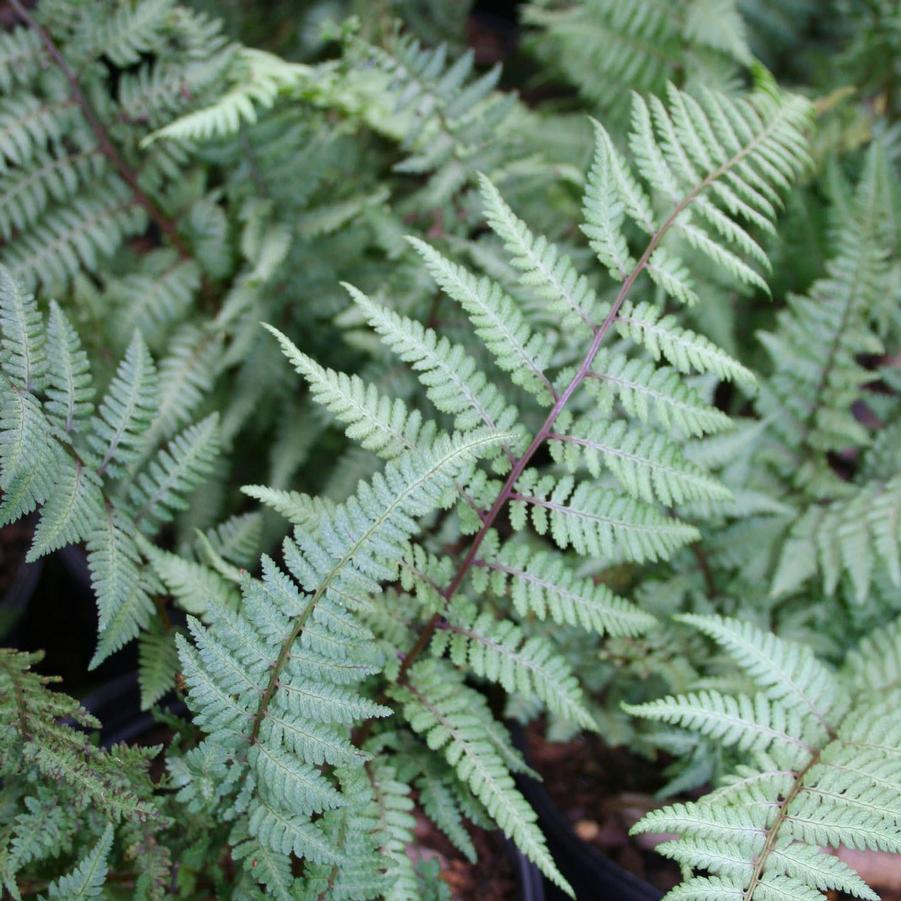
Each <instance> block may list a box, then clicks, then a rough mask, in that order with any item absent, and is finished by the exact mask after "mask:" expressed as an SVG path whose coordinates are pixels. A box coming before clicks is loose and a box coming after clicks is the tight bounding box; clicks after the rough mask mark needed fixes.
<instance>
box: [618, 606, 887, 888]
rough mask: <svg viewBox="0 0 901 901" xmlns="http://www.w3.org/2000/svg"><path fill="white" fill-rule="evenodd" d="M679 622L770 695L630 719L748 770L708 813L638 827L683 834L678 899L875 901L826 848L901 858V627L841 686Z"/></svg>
mask: <svg viewBox="0 0 901 901" xmlns="http://www.w3.org/2000/svg"><path fill="white" fill-rule="evenodd" d="M680 619H681V620H682V621H683V622H685V623H687V624H688V625H690V626H693V627H695V628H697V629H699V630H700V631H701V632H703V633H705V634H707V635H709V636H710V637H712V638H713V639H714V640H715V641H716V642H717V643H718V644H719V645H721V646H722V647H723V648H724V649H725V650H726V651H727V653H728V654H729V656H730V657H732V658H733V659H734V660H735V662H736V663H737V664H738V665H739V666H740V667H741V668H742V669H743V670H745V672H746V673H747V674H748V676H749V677H750V678H751V680H752V681H753V683H754V684H755V686H756V687H757V688H758V690H759V693H758V694H756V695H754V696H749V695H728V694H722V693H721V692H718V691H713V690H701V691H698V692H693V693H690V694H687V695H683V696H681V697H669V698H665V699H662V700H660V701H651V702H649V703H646V704H641V705H638V706H634V707H629V706H627V710H629V712H631V713H632V714H634V715H636V716H641V717H647V718H649V719H654V720H659V721H663V722H667V723H673V724H676V725H679V726H682V727H684V728H686V729H689V730H692V731H698V732H701V733H703V734H705V735H708V736H710V737H712V738H714V739H715V740H716V741H718V742H721V743H723V744H725V745H728V746H731V747H734V748H736V749H737V751H738V752H740V753H741V754H742V755H743V756H745V758H746V759H748V765H742V766H741V767H739V768H738V769H737V771H736V772H735V773H734V774H732V775H729V776H728V777H726V778H725V779H724V780H723V783H722V785H721V786H720V787H719V788H717V789H715V790H714V791H712V792H711V793H710V794H708V795H705V796H704V797H702V798H701V799H700V800H699V801H692V802H688V803H680V804H674V805H671V806H669V807H664V808H661V809H659V810H654V811H651V812H650V813H649V814H647V815H646V816H645V817H644V818H643V819H642V820H641V821H640V822H639V823H638V825H637V826H636V827H635V831H638V832H675V833H677V835H678V838H677V839H674V840H671V841H666V842H664V843H663V844H662V845H660V846H658V850H659V851H660V852H661V853H662V854H665V855H666V856H668V857H671V858H672V859H674V860H676V861H677V862H679V863H680V865H681V866H682V867H683V868H685V870H686V872H687V874H688V875H687V876H686V878H685V881H684V882H683V883H682V884H681V885H679V886H677V887H676V888H674V889H673V890H672V891H671V892H670V893H669V894H668V895H667V898H672V899H677V898H678V899H701V898H737V899H743V901H751V899H754V898H757V899H762V898H773V897H791V898H811V899H816V898H821V897H825V893H826V892H827V891H829V890H838V891H844V892H848V893H850V894H852V895H854V896H855V897H859V898H872V899H876V898H878V896H877V895H876V893H875V892H873V891H872V890H871V889H870V888H869V887H868V886H867V885H866V883H864V882H863V880H862V879H861V878H860V877H859V876H858V875H857V873H855V872H854V870H852V869H851V868H850V867H849V866H848V865H847V864H845V863H844V862H842V861H841V860H839V859H838V858H836V857H833V856H830V855H829V854H828V853H827V852H826V851H824V850H823V847H824V846H826V847H832V848H836V847H838V846H839V845H845V846H847V847H850V848H858V849H873V850H880V851H891V852H893V853H896V854H897V853H901V762H899V760H898V759H897V758H898V755H897V748H896V745H897V737H898V735H899V734H901V720H899V717H898V713H897V710H898V676H899V674H901V624H899V623H898V622H897V621H896V622H895V623H893V624H892V625H891V626H889V628H888V629H886V630H880V631H879V632H877V633H875V634H874V635H873V636H871V637H869V638H867V639H865V640H864V641H863V642H861V644H860V645H859V647H858V648H857V649H856V650H855V651H853V652H852V653H850V654H849V655H848V658H847V660H846V663H845V667H844V669H843V670H842V671H841V672H839V673H836V672H834V671H833V670H832V669H830V668H829V667H827V666H826V665H824V664H822V663H820V662H819V661H818V660H817V659H816V658H815V657H814V655H813V653H812V652H811V651H810V650H809V648H806V647H804V646H801V645H797V644H793V643H790V642H787V641H784V640H781V639H778V638H776V637H775V636H774V635H772V634H770V633H767V632H763V631H761V630H760V629H757V628H756V627H754V626H751V625H749V624H747V623H742V622H739V621H736V620H730V619H724V618H721V617H714V616H697V615H690V616H689V615H686V616H682V617H680Z"/></svg>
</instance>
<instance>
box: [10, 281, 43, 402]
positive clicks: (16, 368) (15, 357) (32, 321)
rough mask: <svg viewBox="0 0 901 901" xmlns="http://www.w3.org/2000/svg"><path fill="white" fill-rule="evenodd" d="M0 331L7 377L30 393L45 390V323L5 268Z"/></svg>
mask: <svg viewBox="0 0 901 901" xmlns="http://www.w3.org/2000/svg"><path fill="white" fill-rule="evenodd" d="M0 330H2V338H0V351H2V354H3V356H2V359H0V362H2V366H3V372H4V373H5V374H6V376H7V377H8V378H10V379H11V380H12V381H14V382H15V383H16V384H17V385H18V386H19V387H21V388H24V389H25V390H26V391H35V390H37V389H39V388H41V387H43V384H44V378H45V374H46V370H47V359H46V354H45V350H44V330H43V319H42V317H41V314H40V313H39V312H38V307H37V303H35V300H34V297H33V296H32V295H31V294H26V293H25V292H24V291H23V290H22V289H21V288H20V286H19V284H18V283H17V282H16V280H15V279H13V277H12V276H11V275H10V273H9V271H8V270H7V269H5V268H3V267H2V266H0Z"/></svg>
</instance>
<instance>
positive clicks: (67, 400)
mask: <svg viewBox="0 0 901 901" xmlns="http://www.w3.org/2000/svg"><path fill="white" fill-rule="evenodd" d="M93 398H94V387H93V380H92V377H91V367H90V364H89V362H88V356H87V354H86V353H85V352H84V349H83V348H82V346H81V340H80V339H79V337H78V333H77V332H76V331H75V329H73V328H72V326H71V325H70V324H69V320H68V319H66V316H65V314H64V313H63V311H62V310H61V309H60V307H59V305H58V304H57V303H56V302H55V301H54V302H51V304H50V318H49V321H48V324H47V413H48V416H49V417H50V418H51V420H54V421H55V423H56V424H57V425H58V426H59V428H60V429H62V431H63V433H65V434H69V433H70V432H74V431H78V430H79V429H80V427H81V425H82V422H81V420H85V419H87V418H88V417H90V415H91V413H93V412H94V404H93Z"/></svg>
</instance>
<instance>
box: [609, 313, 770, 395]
mask: <svg viewBox="0 0 901 901" xmlns="http://www.w3.org/2000/svg"><path fill="white" fill-rule="evenodd" d="M677 322H678V319H677V318H676V317H675V316H673V315H672V314H666V313H664V312H663V311H662V310H661V309H660V308H659V307H656V306H652V305H651V304H648V303H645V302H639V303H632V302H631V301H626V302H625V303H624V304H623V306H622V308H621V310H620V313H619V315H618V316H617V329H618V330H619V332H620V334H621V335H622V336H623V337H624V338H631V339H632V340H634V341H636V342H637V343H639V344H641V345H643V346H644V347H645V348H646V349H647V351H648V352H649V353H650V354H651V356H652V357H653V358H654V359H655V360H659V359H661V358H663V359H665V360H666V361H667V362H668V363H670V364H671V365H672V366H673V368H674V369H676V370H678V371H679V372H685V373H688V372H711V373H713V374H714V375H716V376H718V377H719V378H721V379H726V380H728V381H735V382H739V383H741V384H742V385H743V386H745V387H746V388H748V389H751V388H753V386H754V385H755V384H756V379H755V377H754V374H753V373H752V372H751V371H750V370H749V369H747V368H746V367H745V366H743V365H742V364H741V363H739V362H738V361H737V360H734V359H732V357H730V356H729V355H728V354H727V353H726V352H725V351H723V350H721V349H720V348H718V347H717V346H716V345H715V344H714V343H713V342H712V341H711V340H710V339H709V338H705V337H704V336H703V335H699V334H697V333H696V332H692V331H691V330H690V329H686V328H682V327H681V326H679V325H677V324H676V323H677Z"/></svg>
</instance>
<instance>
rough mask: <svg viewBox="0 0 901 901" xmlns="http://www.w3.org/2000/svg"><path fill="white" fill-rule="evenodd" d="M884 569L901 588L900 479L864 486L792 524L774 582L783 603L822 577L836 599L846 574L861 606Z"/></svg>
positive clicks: (811, 509) (817, 506) (809, 511)
mask: <svg viewBox="0 0 901 901" xmlns="http://www.w3.org/2000/svg"><path fill="white" fill-rule="evenodd" d="M878 564H880V565H881V568H883V569H884V571H885V572H886V574H887V575H888V578H889V579H890V581H891V583H892V584H893V585H896V586H897V585H901V475H896V476H894V477H893V478H890V479H889V480H888V481H886V482H882V481H871V482H864V483H863V484H862V485H861V486H860V487H859V488H858V489H857V490H856V491H855V492H854V493H853V494H849V495H848V496H847V497H845V498H838V499H835V500H833V501H832V502H831V503H829V504H814V505H811V506H810V507H808V508H807V509H806V510H804V511H803V513H802V514H801V515H800V516H799V517H798V518H797V519H796V520H795V522H794V523H793V524H792V527H791V531H790V532H789V533H788V536H787V538H786V541H785V545H784V547H783V549H782V553H781V555H780V557H779V561H778V564H777V566H776V572H775V574H774V576H773V585H772V588H771V591H772V593H773V595H774V596H777V597H781V596H783V595H786V594H789V593H791V592H793V591H797V590H798V588H799V587H800V586H801V585H803V584H804V583H805V582H807V581H808V580H809V579H810V578H812V577H814V576H816V575H817V574H820V575H821V577H822V582H823V588H824V590H825V591H826V593H827V594H834V592H835V590H836V588H837V587H838V584H839V581H840V579H841V577H842V575H843V573H847V574H848V576H849V578H850V581H851V585H852V589H853V595H854V597H855V598H856V599H857V601H858V603H862V602H863V601H864V600H865V599H866V597H867V595H868V593H869V591H870V587H871V585H872V583H873V580H874V578H875V575H876V571H877V565H878Z"/></svg>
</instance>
